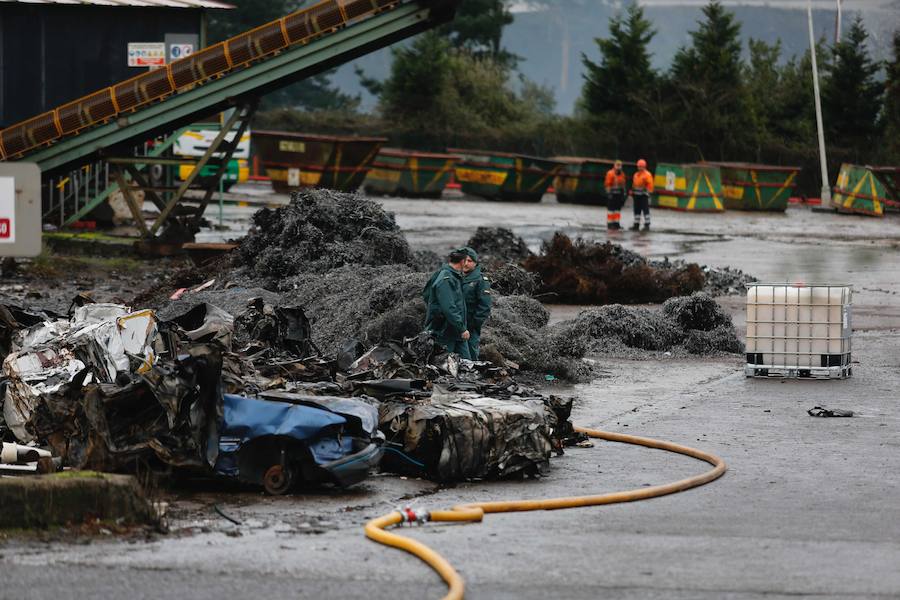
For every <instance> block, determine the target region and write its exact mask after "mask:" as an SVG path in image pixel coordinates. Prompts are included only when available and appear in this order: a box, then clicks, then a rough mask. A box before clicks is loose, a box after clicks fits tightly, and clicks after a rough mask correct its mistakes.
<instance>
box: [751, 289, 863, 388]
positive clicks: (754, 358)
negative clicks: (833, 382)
mask: <svg viewBox="0 0 900 600" xmlns="http://www.w3.org/2000/svg"><path fill="white" fill-rule="evenodd" d="M852 294H853V290H852V288H851V286H849V285H837V284H791V283H754V284H750V285H748V286H747V350H746V352H747V362H746V365H745V367H744V374H745V375H746V376H747V377H791V378H794V377H796V378H814V379H845V378H847V377H850V376H851V375H852V373H853V370H852V367H851V364H850V334H851V322H850V308H851V306H852Z"/></svg>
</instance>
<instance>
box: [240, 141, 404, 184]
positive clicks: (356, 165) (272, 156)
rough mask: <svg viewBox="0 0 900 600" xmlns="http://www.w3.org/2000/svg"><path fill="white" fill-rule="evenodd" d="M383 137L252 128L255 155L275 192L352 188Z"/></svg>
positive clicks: (365, 169) (366, 170)
mask: <svg viewBox="0 0 900 600" xmlns="http://www.w3.org/2000/svg"><path fill="white" fill-rule="evenodd" d="M386 141H387V138H382V137H357V136H339V135H315V134H310V133H295V132H292V131H254V132H253V143H254V145H255V146H256V152H257V155H258V156H259V159H260V162H261V163H262V166H263V168H265V170H266V175H268V176H269V178H270V179H271V180H272V187H273V188H274V189H275V191H276V192H278V193H287V192H292V191H295V190H298V189H300V188H305V187H323V188H330V189H333V190H339V191H342V192H355V191H356V190H357V189H359V186H361V185H362V183H363V181H364V180H365V178H366V175H367V174H368V173H369V169H371V168H372V162H373V161H374V160H375V156H376V155H377V154H378V151H379V150H381V146H383V145H384V143H385V142H386Z"/></svg>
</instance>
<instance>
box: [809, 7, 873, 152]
mask: <svg viewBox="0 0 900 600" xmlns="http://www.w3.org/2000/svg"><path fill="white" fill-rule="evenodd" d="M868 37H869V34H868V33H867V32H866V29H865V27H864V26H863V24H862V19H861V18H860V17H857V18H856V19H855V20H854V21H853V23H852V25H851V26H850V29H849V30H848V31H847V34H846V36H845V38H844V39H843V40H841V41H840V42H839V43H837V44H835V45H834V47H833V48H832V52H831V54H832V61H831V64H829V65H827V69H826V77H825V78H824V81H823V85H822V113H823V117H824V120H825V139H826V141H827V143H828V144H829V145H832V146H836V147H838V148H846V149H849V150H852V151H854V152H855V153H856V154H857V156H861V155H863V154H866V153H867V152H868V151H869V150H870V149H871V148H872V145H873V143H874V142H875V137H876V132H877V130H878V124H877V121H878V113H879V110H880V108H881V95H882V91H883V85H882V84H881V83H880V82H878V81H877V79H876V77H877V74H878V71H879V70H880V66H879V65H878V63H876V62H874V61H873V60H872V59H871V57H870V56H869V51H868V49H867V47H866V40H867V39H868ZM857 160H859V158H857Z"/></svg>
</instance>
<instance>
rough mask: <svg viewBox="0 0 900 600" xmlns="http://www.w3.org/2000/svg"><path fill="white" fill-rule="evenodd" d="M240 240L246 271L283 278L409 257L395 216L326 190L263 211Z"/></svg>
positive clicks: (366, 202) (357, 198)
mask: <svg viewBox="0 0 900 600" xmlns="http://www.w3.org/2000/svg"><path fill="white" fill-rule="evenodd" d="M253 224H254V226H255V227H254V229H253V230H252V231H251V232H250V233H249V234H248V235H247V236H246V237H245V238H244V240H243V241H242V242H241V247H240V249H239V250H238V260H239V262H240V263H241V264H243V265H245V267H246V269H247V271H248V274H249V275H255V276H257V277H261V278H281V277H287V276H291V275H298V274H301V273H314V272H324V271H327V270H329V269H334V268H337V267H341V266H344V265H392V264H399V263H405V262H407V261H408V260H409V258H410V251H409V244H407V242H406V238H405V237H404V236H403V234H402V233H400V228H399V227H397V223H396V222H395V221H394V215H392V214H391V213H388V212H385V211H384V210H383V209H382V208H381V206H380V205H379V204H377V203H375V202H372V201H371V200H369V199H367V198H365V197H364V196H359V195H356V194H344V193H341V192H334V191H330V190H324V189H315V190H307V191H302V192H297V193H295V194H294V195H293V198H292V200H291V203H290V204H289V205H288V206H285V207H283V208H280V209H278V210H275V211H273V210H269V209H263V210H261V211H259V212H258V213H256V215H255V216H254V217H253Z"/></svg>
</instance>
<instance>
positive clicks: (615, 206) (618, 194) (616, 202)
mask: <svg viewBox="0 0 900 600" xmlns="http://www.w3.org/2000/svg"><path fill="white" fill-rule="evenodd" d="M607 202H608V204H607V205H606V210H608V211H609V212H612V213H617V212H619V211H620V210H622V207H623V206H625V190H612V191H610V192H609V198H608V199H607Z"/></svg>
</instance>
